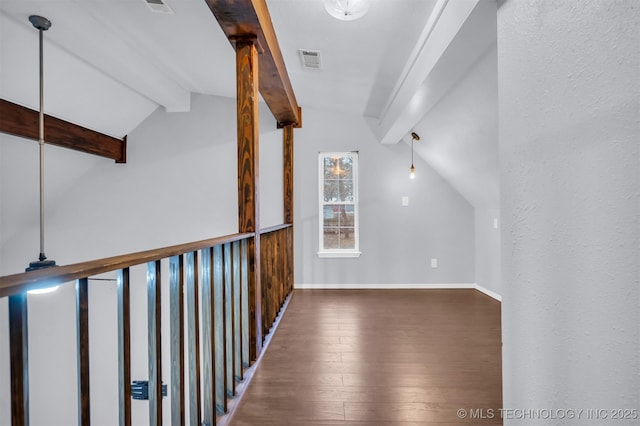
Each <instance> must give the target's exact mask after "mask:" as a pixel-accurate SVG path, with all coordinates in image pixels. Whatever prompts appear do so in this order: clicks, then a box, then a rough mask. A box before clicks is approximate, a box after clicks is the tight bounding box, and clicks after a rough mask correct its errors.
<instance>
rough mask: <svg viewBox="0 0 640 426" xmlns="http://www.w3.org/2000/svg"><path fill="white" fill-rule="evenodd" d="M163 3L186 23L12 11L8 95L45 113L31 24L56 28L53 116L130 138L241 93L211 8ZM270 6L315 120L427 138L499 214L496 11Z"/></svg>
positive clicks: (14, 1) (91, 1) (14, 3)
mask: <svg viewBox="0 0 640 426" xmlns="http://www.w3.org/2000/svg"><path fill="white" fill-rule="evenodd" d="M165 3H166V4H167V5H168V6H170V8H171V9H172V10H173V12H174V13H172V14H163V13H156V12H152V11H151V9H150V8H149V7H148V5H147V4H146V2H145V1H144V0H118V1H104V0H85V1H77V0H55V1H53V0H2V1H0V98H4V99H7V100H10V101H13V102H15V103H18V104H21V105H24V106H28V107H31V108H33V109H37V106H38V55H37V49H38V32H37V31H36V30H35V29H34V28H33V27H32V26H31V23H30V22H29V21H28V16H29V15H31V14H39V15H42V16H45V17H47V18H48V19H50V20H51V21H52V24H53V25H52V27H51V29H50V30H48V31H47V32H46V33H45V90H46V98H45V110H46V111H47V113H48V114H50V115H54V116H57V117H59V118H62V119H65V120H68V121H71V122H74V123H77V124H80V125H83V126H85V127H88V128H91V129H94V130H98V131H100V132H104V133H107V134H109V135H112V136H116V137H122V136H124V135H125V134H127V133H129V132H130V131H131V130H133V129H134V128H135V127H136V126H137V125H138V124H139V123H140V122H142V121H143V120H144V119H145V118H146V117H147V116H148V115H149V114H150V113H151V112H152V111H153V110H155V109H156V108H157V107H158V106H161V107H164V108H165V109H166V110H167V111H175V112H183V111H188V110H189V107H190V94H191V93H203V94H211V95H218V96H227V97H233V96H235V56H234V52H233V49H232V48H231V47H230V45H229V42H228V40H227V38H226V37H225V35H224V34H223V32H222V30H221V29H220V27H219V25H218V23H217V22H216V20H215V18H214V17H213V15H212V13H211V11H210V10H209V8H208V6H207V4H206V3H205V1H204V0H166V1H165ZM267 5H268V7H269V11H270V14H271V18H272V21H273V25H274V28H275V31H276V35H277V37H278V40H279V43H280V48H281V51H282V55H283V57H284V61H285V63H286V66H287V70H288V73H289V77H290V79H291V82H292V85H293V88H294V90H295V94H296V98H297V100H298V103H299V104H300V105H301V106H302V107H303V110H304V108H305V107H313V108H318V109H332V110H337V111H340V112H344V113H346V114H352V115H358V116H365V117H367V120H368V121H369V123H370V126H371V129H372V132H373V133H374V135H375V136H376V137H377V139H378V140H379V141H380V142H381V143H397V142H399V141H401V140H404V141H405V143H406V142H408V141H409V138H408V136H407V135H408V134H409V133H410V132H411V131H412V130H416V131H419V133H420V134H421V136H422V141H421V143H420V144H417V145H416V152H417V153H418V154H419V155H421V156H422V157H423V158H424V159H425V161H427V162H428V163H430V164H431V165H432V166H433V167H434V168H435V169H436V170H437V171H438V172H439V173H440V174H442V175H443V177H445V178H446V179H448V180H449V181H450V182H451V183H452V185H453V186H454V187H456V189H458V191H460V192H461V194H462V195H463V196H465V197H466V198H467V199H468V200H469V201H470V202H471V203H472V204H474V205H482V206H484V205H487V206H491V205H495V206H497V197H498V195H497V188H498V182H497V173H498V170H497V83H496V81H497V77H496V73H497V67H496V64H495V53H492V52H495V38H496V27H495V26H496V17H495V14H496V3H495V1H493V0H480V1H478V0H465V1H451V0H448V1H447V0H371V7H370V9H369V12H368V13H367V14H366V15H365V16H364V17H363V18H360V19H358V20H355V21H350V22H343V21H339V20H336V19H335V18H333V17H331V16H330V15H329V14H327V13H326V11H325V10H324V6H323V0H267ZM299 49H310V50H318V51H320V52H321V69H319V70H316V69H305V68H303V67H302V63H301V60H300V55H299ZM462 88H464V89H462ZM303 115H304V114H303ZM303 122H304V119H303Z"/></svg>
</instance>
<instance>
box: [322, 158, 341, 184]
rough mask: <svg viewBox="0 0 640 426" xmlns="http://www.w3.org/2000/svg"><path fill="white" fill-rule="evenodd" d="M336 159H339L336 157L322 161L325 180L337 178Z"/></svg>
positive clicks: (337, 167)
mask: <svg viewBox="0 0 640 426" xmlns="http://www.w3.org/2000/svg"><path fill="white" fill-rule="evenodd" d="M338 159H339V157H336V158H331V157H326V158H325V159H324V178H325V179H337V178H338V173H337V171H338V170H339V166H338Z"/></svg>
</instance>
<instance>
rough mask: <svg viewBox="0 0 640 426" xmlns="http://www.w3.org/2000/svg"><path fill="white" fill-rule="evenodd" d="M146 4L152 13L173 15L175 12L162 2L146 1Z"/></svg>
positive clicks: (156, 0)
mask: <svg viewBox="0 0 640 426" xmlns="http://www.w3.org/2000/svg"><path fill="white" fill-rule="evenodd" d="M144 2H145V3H146V4H147V6H149V9H151V11H152V12H157V13H170V14H173V10H172V9H171V8H170V7H169V5H168V4H166V3H165V2H164V1H162V0H144Z"/></svg>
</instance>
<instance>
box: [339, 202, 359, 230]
mask: <svg viewBox="0 0 640 426" xmlns="http://www.w3.org/2000/svg"><path fill="white" fill-rule="evenodd" d="M342 207H343V208H344V217H343V220H342V221H341V222H340V225H341V226H350V227H353V226H354V219H355V215H354V206H353V204H351V205H346V206H342Z"/></svg>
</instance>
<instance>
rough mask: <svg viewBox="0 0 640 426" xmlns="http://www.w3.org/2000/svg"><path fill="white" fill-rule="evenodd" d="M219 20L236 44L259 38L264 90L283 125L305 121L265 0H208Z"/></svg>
mask: <svg viewBox="0 0 640 426" xmlns="http://www.w3.org/2000/svg"><path fill="white" fill-rule="evenodd" d="M205 2H206V3H207V5H208V6H209V9H211V12H213V15H214V16H215V17H216V19H217V20H218V24H220V27H221V28H222V31H224V33H225V35H226V36H227V38H228V39H229V41H230V42H231V45H232V46H233V48H234V49H235V48H236V45H235V40H237V39H242V38H247V37H253V38H255V39H256V41H257V47H258V51H259V55H258V73H259V76H258V79H259V86H260V94H261V95H262V98H263V99H264V100H265V102H266V103H267V105H268V106H269V109H270V110H271V113H272V114H273V116H274V117H275V119H276V121H277V123H278V125H279V126H283V125H289V124H293V125H295V126H296V127H297V126H299V125H300V124H301V122H302V120H301V117H300V107H299V106H298V102H297V101H296V97H295V94H294V92H293V87H292V86H291V81H290V80H289V75H288V74H287V68H286V67H285V65H284V59H282V52H281V51H280V45H279V44H278V39H277V38H276V33H275V31H274V29H273V23H272V22H271V15H269V10H268V9H267V4H266V1H265V0H205Z"/></svg>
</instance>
